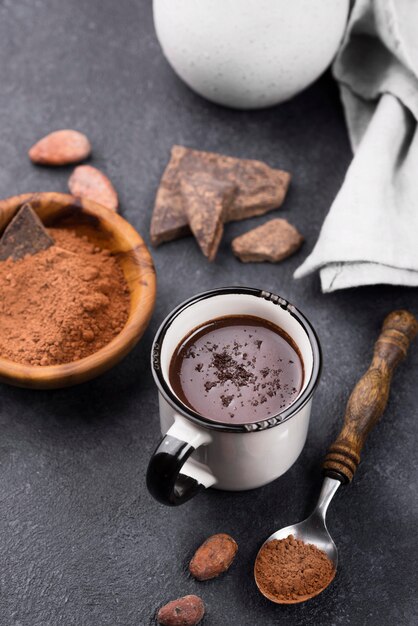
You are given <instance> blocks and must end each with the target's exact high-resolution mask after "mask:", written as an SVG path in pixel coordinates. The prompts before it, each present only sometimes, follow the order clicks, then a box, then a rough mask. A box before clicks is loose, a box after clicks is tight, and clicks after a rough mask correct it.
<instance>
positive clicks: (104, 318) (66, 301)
mask: <svg viewBox="0 0 418 626" xmlns="http://www.w3.org/2000/svg"><path fill="white" fill-rule="evenodd" d="M48 232H49V234H50V235H51V237H52V238H53V239H54V241H55V245H53V246H51V247H50V248H48V249H47V250H44V251H42V252H38V253H37V254H34V255H27V256H25V257H24V258H23V259H20V260H18V261H13V260H12V259H7V260H6V261H2V262H0V326H1V329H2V330H1V335H0V355H1V356H2V357H4V358H7V359H10V360H12V361H16V362H18V363H24V364H26V365H39V366H45V365H58V364H61V363H69V362H71V361H75V360H78V359H82V358H83V357H86V356H88V355H90V354H93V353H94V352H96V351H97V350H99V349H100V348H102V347H103V346H105V345H106V344H108V343H109V342H110V341H111V340H112V339H113V338H114V337H115V336H116V335H117V334H118V333H119V332H120V331H121V330H122V328H123V327H124V325H125V323H126V321H127V319H128V313H129V305H130V298H129V290H128V285H127V283H126V281H125V278H124V275H123V272H122V269H121V267H120V266H119V264H118V261H117V260H116V259H115V258H113V257H112V256H111V254H110V252H109V251H108V250H103V249H101V248H99V247H97V246H95V245H93V244H92V243H90V242H89V241H88V239H87V238H86V237H82V238H81V237H78V236H77V235H76V234H75V233H74V232H72V231H70V230H66V229H59V228H50V229H48Z"/></svg>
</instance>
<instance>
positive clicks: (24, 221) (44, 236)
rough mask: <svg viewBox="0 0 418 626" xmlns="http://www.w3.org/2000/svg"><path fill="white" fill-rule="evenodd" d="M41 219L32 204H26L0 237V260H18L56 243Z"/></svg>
mask: <svg viewBox="0 0 418 626" xmlns="http://www.w3.org/2000/svg"><path fill="white" fill-rule="evenodd" d="M54 243H55V242H54V240H53V239H52V237H50V236H49V235H48V233H47V231H46V230H45V228H44V226H43V224H42V222H41V220H40V219H39V217H38V216H37V215H36V213H35V211H34V210H33V209H32V207H31V205H30V204H28V203H27V204H24V205H23V206H22V207H21V208H20V209H19V211H18V212H17V213H16V215H15V216H14V217H13V219H12V220H11V222H10V223H9V224H8V226H7V228H6V230H5V231H4V233H3V236H2V238H1V239H0V261H5V260H6V259H9V258H11V259H13V260H14V261H17V260H18V259H22V258H23V257H24V256H26V255H27V254H36V253H37V252H40V251H41V250H46V249H47V248H49V247H50V246H53V245H54Z"/></svg>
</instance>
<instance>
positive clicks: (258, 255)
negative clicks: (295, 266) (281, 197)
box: [231, 218, 303, 263]
mask: <svg viewBox="0 0 418 626" xmlns="http://www.w3.org/2000/svg"><path fill="white" fill-rule="evenodd" d="M302 243H303V237H302V235H301V234H300V233H299V231H298V230H296V228H295V227H294V226H292V225H291V224H289V222H288V221H287V220H284V219H281V218H277V219H274V220H269V221H268V222H266V223H265V224H262V225H261V226H258V228H253V229H252V230H249V231H248V232H246V233H244V234H243V235H240V236H239V237H236V238H235V239H234V240H233V241H232V244H231V245H232V251H233V253H234V254H235V256H237V257H238V258H239V259H240V261H243V262H244V263H251V262H259V261H269V262H270V263H277V262H278V261H282V260H283V259H286V258H287V257H288V256H290V255H291V254H293V253H294V252H296V250H298V249H299V248H300V246H301V245H302Z"/></svg>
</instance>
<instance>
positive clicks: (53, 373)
mask: <svg viewBox="0 0 418 626" xmlns="http://www.w3.org/2000/svg"><path fill="white" fill-rule="evenodd" d="M25 202H30V203H31V205H32V207H33V209H34V210H35V211H36V213H37V214H38V215H39V217H40V218H41V220H42V222H43V223H44V224H45V226H60V227H68V228H71V229H72V230H74V231H75V232H76V233H77V234H78V235H80V236H82V235H87V236H88V238H89V240H91V241H92V243H96V244H97V245H98V246H100V247H101V248H107V249H108V250H110V251H111V252H112V253H113V255H115V256H117V258H118V260H119V262H120V265H121V267H122V270H123V273H124V275H125V278H126V281H127V283H128V286H129V290H130V296H131V306H130V311H129V318H128V321H127V322H126V325H125V327H124V328H123V330H122V331H121V332H120V333H119V335H117V336H116V337H115V338H114V339H113V340H112V341H111V342H110V343H109V344H107V345H106V346H104V347H103V348H101V349H100V350H98V351H97V352H95V353H94V354H91V355H90V356H88V357H85V358H84V359H80V360H78V361H73V362H71V363H65V364H63V365H48V366H32V365H23V364H21V363H15V362H14V361H10V360H9V359H4V358H1V357H0V381H1V382H5V383H9V384H11V385H17V386H19V387H31V388H33V389H53V388H58V387H67V386H70V385H76V384H78V383H82V382H84V381H86V380H90V379H91V378H94V377H95V376H98V375H99V374H102V373H103V372H105V371H106V370H108V369H109V368H111V367H113V365H115V364H116V363H117V362H118V361H120V360H121V359H122V358H123V357H124V356H125V355H126V354H128V352H129V351H130V350H131V349H132V348H133V346H134V345H135V344H136V343H137V341H138V340H139V339H140V337H141V336H142V334H143V333H144V331H145V329H146V327H147V325H148V323H149V321H150V318H151V315H152V312H153V309H154V303H155V295H156V276H155V270H154V264H153V262H152V258H151V255H150V253H149V250H148V248H147V246H146V245H145V243H144V241H143V239H142V237H140V235H139V234H138V233H137V232H136V231H135V229H134V228H133V227H132V226H131V225H130V224H128V222H126V221H125V220H124V219H123V218H122V217H121V216H120V215H118V214H117V213H115V212H114V211H111V210H110V209H107V208H105V207H103V206H101V205H100V204H97V203H96V202H92V201H91V200H87V199H85V200H84V199H83V200H80V199H77V198H74V197H73V196H70V195H67V194H63V193H52V192H51V193H49V192H48V193H33V194H23V195H20V196H13V197H12V198H7V199H5V200H0V233H2V232H3V231H4V229H5V227H6V226H7V224H8V223H9V222H10V220H11V218H12V217H13V215H14V214H15V213H16V211H17V210H18V209H19V208H20V207H21V205H22V204H23V203H25Z"/></svg>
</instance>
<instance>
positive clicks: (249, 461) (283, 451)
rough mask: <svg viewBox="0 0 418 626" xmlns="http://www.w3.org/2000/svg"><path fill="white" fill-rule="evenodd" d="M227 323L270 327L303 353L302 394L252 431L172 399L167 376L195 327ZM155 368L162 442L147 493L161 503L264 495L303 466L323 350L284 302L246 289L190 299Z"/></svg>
mask: <svg viewBox="0 0 418 626" xmlns="http://www.w3.org/2000/svg"><path fill="white" fill-rule="evenodd" d="M226 315H252V316H256V317H259V318H262V319H265V320H268V321H270V322H272V323H273V324H276V325H277V326H279V327H280V328H282V329H283V330H284V331H285V332H286V333H287V334H288V335H290V337H291V338H292V339H293V341H294V342H295V343H296V345H297V346H298V348H299V351H300V354H301V356H302V360H303V366H304V382H303V386H302V389H301V391H300V392H299V395H298V396H297V398H296V399H295V400H294V401H293V403H292V404H291V405H290V406H289V407H287V408H286V409H285V410H284V411H282V412H281V413H279V414H277V415H273V416H271V417H269V418H268V419H265V420H262V421H259V422H255V423H250V424H224V423H220V422H214V421H212V420H209V419H206V418H204V417H202V416H201V415H199V414H198V413H195V412H194V411H193V410H192V409H190V408H189V407H188V406H186V405H185V404H183V403H182V402H181V400H179V398H178V397H177V396H176V394H175V393H174V391H173V389H172V387H171V385H170V381H169V375H168V372H169V366H170V361H171V358H172V355H173V353H174V351H175V349H176V348H177V346H178V344H179V343H180V341H181V340H182V339H183V338H184V337H185V336H186V335H188V334H189V333H190V332H191V331H192V330H194V329H195V328H196V327H198V326H200V325H201V324H204V323H205V322H207V321H209V320H213V319H216V318H219V317H224V316H226ZM151 365H152V371H153V375H154V380H155V382H156V385H157V387H158V391H159V403H160V422H161V431H162V434H163V439H162V440H161V442H160V444H159V445H158V446H157V449H156V450H155V452H154V454H153V456H152V458H151V460H150V463H149V466H148V471H147V486H148V489H149V491H150V493H151V494H152V495H153V496H154V497H155V498H156V499H157V500H158V501H159V502H162V503H163V504H167V505H171V506H175V505H179V504H182V503H184V502H186V501H187V500H189V499H190V498H191V497H193V496H194V495H196V494H197V493H198V492H199V491H200V490H201V489H203V488H207V487H215V488H217V489H225V490H228V491H241V490H244V489H254V488H255V487H261V486H262V485H265V484H267V483H269V482H271V481H273V480H275V479H276V478H278V477H279V476H281V475H282V474H284V473H285V472H286V471H287V470H288V469H289V468H290V467H291V466H292V465H293V463H294V462H295V461H296V459H297V458H298V456H299V454H300V453H301V451H302V448H303V446H304V444H305V441H306V436H307V432H308V426H309V418H310V413H311V404H312V395H313V392H314V390H315V388H316V385H317V383H318V379H319V374H320V370H321V349H320V345H319V341H318V338H317V336H316V333H315V331H314V329H313V327H312V325H311V324H310V323H309V321H308V320H307V319H306V317H305V316H304V315H303V314H302V313H301V312H300V311H299V310H298V309H297V308H296V307H294V306H293V305H292V304H290V303H289V302H287V301H286V300H285V299H284V298H281V297H280V296H277V295H275V294H272V293H270V292H268V291H262V290H260V289H253V288H248V287H226V288H221V289H216V290H213V291H208V292H205V293H202V294H199V295H197V296H195V297H194V298H191V299H190V300H188V301H186V302H184V303H183V304H181V305H180V306H178V307H177V308H176V309H174V311H173V312H172V313H170V315H169V316H168V317H167V318H166V319H165V320H164V322H163V323H162V325H161V326H160V328H159V330H158V332H157V334H156V336H155V339H154V343H153V347H152V356H151Z"/></svg>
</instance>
